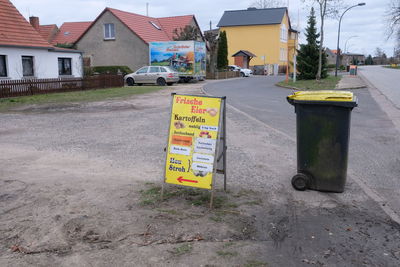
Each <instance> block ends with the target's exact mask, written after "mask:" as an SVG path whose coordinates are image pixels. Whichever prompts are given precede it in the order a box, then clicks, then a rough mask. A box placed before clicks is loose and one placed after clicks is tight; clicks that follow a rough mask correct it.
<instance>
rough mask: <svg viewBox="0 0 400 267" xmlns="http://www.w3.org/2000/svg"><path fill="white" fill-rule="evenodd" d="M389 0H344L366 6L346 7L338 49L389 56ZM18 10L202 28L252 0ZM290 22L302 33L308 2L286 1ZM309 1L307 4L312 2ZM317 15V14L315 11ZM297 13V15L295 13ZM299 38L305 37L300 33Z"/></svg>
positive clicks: (332, 42)
mask: <svg viewBox="0 0 400 267" xmlns="http://www.w3.org/2000/svg"><path fill="white" fill-rule="evenodd" d="M389 1H390V0H360V1H356V0H355V1H352V0H345V1H344V2H345V4H347V5H348V6H350V5H354V4H357V3H359V2H365V3H366V6H363V7H356V8H354V9H351V10H349V11H348V12H347V13H346V15H345V16H344V17H343V20H342V31H341V37H340V38H341V45H340V47H341V49H342V50H344V49H345V44H346V41H347V44H346V50H347V51H349V52H354V53H362V54H372V55H373V54H374V51H375V48H376V47H380V48H382V49H383V50H384V51H385V52H386V54H387V55H388V56H391V55H393V48H394V44H395V42H394V41H393V40H386V37H385V31H386V28H385V22H384V15H385V10H386V7H387V5H388V2H389ZM11 2H12V3H13V4H14V5H15V6H16V7H17V9H18V10H19V11H20V12H21V13H22V15H24V16H25V18H28V17H29V15H31V16H38V17H39V18H40V24H42V25H43V24H54V23H55V24H57V25H58V26H60V25H61V24H62V23H63V22H70V21H92V20H94V19H95V18H96V17H97V16H98V15H99V14H100V12H101V11H102V10H103V9H104V8H105V7H112V8H116V9H120V10H124V11H128V12H134V13H138V14H143V15H145V14H146V3H149V16H153V17H168V16H177V15H188V14H194V15H195V16H196V19H197V21H198V23H199V24H200V28H201V30H202V31H204V30H207V29H209V27H210V21H211V22H212V26H213V28H214V27H215V26H216V25H217V23H218V21H219V19H220V18H221V16H222V14H223V13H224V11H225V10H238V9H246V8H247V7H249V6H251V3H253V2H254V0H243V1H240V0H237V1H233V0H191V1H189V0H11ZM283 2H289V12H290V19H291V22H292V25H298V24H299V26H300V28H299V30H300V31H302V32H304V28H305V26H306V23H307V16H308V14H309V11H310V5H309V4H304V3H303V2H302V0H289V1H283ZM311 2H312V1H311V0H308V1H306V3H311ZM317 14H318V13H317ZM298 15H299V16H298ZM337 28H338V20H334V19H329V20H328V21H327V22H326V27H325V46H327V47H329V48H331V49H336V40H337ZM300 40H301V41H302V40H304V35H302V38H301V39H300Z"/></svg>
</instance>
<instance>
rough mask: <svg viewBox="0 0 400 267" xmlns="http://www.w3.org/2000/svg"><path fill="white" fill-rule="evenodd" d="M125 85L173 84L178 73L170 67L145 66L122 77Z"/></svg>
mask: <svg viewBox="0 0 400 267" xmlns="http://www.w3.org/2000/svg"><path fill="white" fill-rule="evenodd" d="M124 80H125V82H126V84H127V85H129V86H133V85H135V84H137V85H142V84H144V83H152V84H157V85H160V86H165V85H173V84H174V83H177V82H178V81H179V73H178V72H176V71H175V70H174V69H172V68H170V67H166V66H165V67H162V66H145V67H142V68H140V69H138V70H137V71H135V72H133V73H130V74H127V75H125V77H124Z"/></svg>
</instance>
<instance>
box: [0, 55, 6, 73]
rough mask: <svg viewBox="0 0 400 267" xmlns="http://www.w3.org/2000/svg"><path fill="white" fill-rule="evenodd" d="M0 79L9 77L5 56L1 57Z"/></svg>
mask: <svg viewBox="0 0 400 267" xmlns="http://www.w3.org/2000/svg"><path fill="white" fill-rule="evenodd" d="M0 77H7V65H6V56H5V55H0Z"/></svg>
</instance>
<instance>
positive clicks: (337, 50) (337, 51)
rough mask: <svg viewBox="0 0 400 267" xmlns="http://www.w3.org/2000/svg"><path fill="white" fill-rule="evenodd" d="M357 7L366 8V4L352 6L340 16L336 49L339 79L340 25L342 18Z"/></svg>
mask: <svg viewBox="0 0 400 267" xmlns="http://www.w3.org/2000/svg"><path fill="white" fill-rule="evenodd" d="M357 6H365V3H358V4H357V5H354V6H351V7H349V8H347V9H346V10H345V11H344V12H343V13H342V15H341V16H340V19H339V29H338V36H337V49H336V68H335V76H336V77H337V70H338V67H339V57H340V50H339V40H340V24H341V23H342V18H343V16H344V14H345V13H346V12H347V11H349V10H350V9H352V8H353V7H357Z"/></svg>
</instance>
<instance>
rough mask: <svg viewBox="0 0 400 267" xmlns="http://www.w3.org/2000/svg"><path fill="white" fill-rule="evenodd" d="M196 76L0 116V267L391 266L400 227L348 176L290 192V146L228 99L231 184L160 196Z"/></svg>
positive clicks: (399, 247) (398, 256)
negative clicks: (174, 117) (176, 107)
mask: <svg viewBox="0 0 400 267" xmlns="http://www.w3.org/2000/svg"><path fill="white" fill-rule="evenodd" d="M201 85H202V84H190V85H179V86H174V87H171V88H166V89H165V90H162V91H159V92H157V93H151V94H147V95H140V96H134V97H132V98H128V99H123V100H121V99H116V100H109V101H103V102H95V103H79V104H78V103H73V104H65V105H42V106H28V107H23V108H19V109H18V110H14V111H12V112H8V113H2V114H0V151H1V153H0V266H73V265H75V266H111V265H114V266H189V265H190V266H398V265H399V263H400V242H399V240H400V226H399V225H398V224H396V223H394V222H393V221H391V220H390V219H389V218H388V217H387V216H386V215H385V214H384V213H383V212H382V210H381V209H380V208H379V206H378V205H377V204H376V203H375V202H373V201H372V200H371V199H369V198H368V197H367V196H366V195H365V194H364V193H363V191H362V190H361V189H360V188H359V187H358V186H357V184H356V183H354V182H353V181H352V179H351V177H349V180H348V183H347V187H346V191H345V193H343V194H328V193H320V192H315V191H306V192H297V191H295V190H293V189H292V187H291V185H290V178H291V177H292V175H293V174H294V173H295V170H296V154H295V153H296V146H295V143H294V142H293V141H290V140H288V139H287V138H286V137H285V136H283V135H281V134H280V133H279V132H277V131H275V130H274V129H273V128H270V127H268V126H267V125H264V124H263V123H260V122H258V121H256V120H253V119H252V118H250V117H248V116H246V115H245V114H243V113H241V112H238V111H236V110H234V109H231V108H229V106H228V112H227V123H228V125H227V129H228V153H229V154H228V191H227V192H224V191H223V190H222V188H223V185H222V177H221V176H217V178H216V179H217V180H216V188H217V191H216V196H215V208H214V209H213V210H210V209H209V208H208V201H209V192H208V191H203V190H194V189H190V188H183V187H176V186H167V187H166V191H165V192H166V196H165V200H164V201H161V200H160V199H159V195H160V194H159V193H160V187H161V184H162V176H163V167H164V157H165V154H164V153H165V152H164V151H163V149H164V147H165V144H166V139H167V127H168V120H169V106H170V94H171V92H177V93H187V94H201V91H200V87H201ZM228 103H229V99H228Z"/></svg>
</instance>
